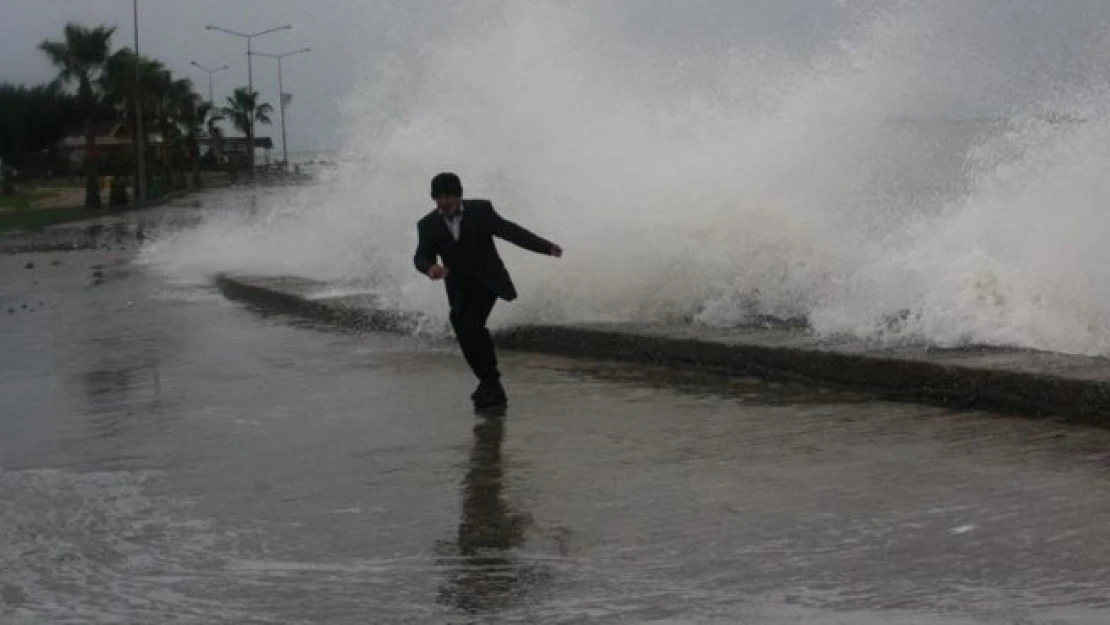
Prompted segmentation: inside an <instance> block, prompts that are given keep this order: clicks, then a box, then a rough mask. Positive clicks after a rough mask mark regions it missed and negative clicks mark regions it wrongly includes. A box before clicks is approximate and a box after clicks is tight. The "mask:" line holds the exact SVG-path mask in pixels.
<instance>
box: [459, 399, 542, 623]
mask: <svg viewBox="0 0 1110 625" xmlns="http://www.w3.org/2000/svg"><path fill="white" fill-rule="evenodd" d="M504 437H505V424H504V422H503V421H502V420H501V419H489V420H486V421H483V422H482V423H479V424H478V425H477V426H475V428H474V447H473V448H472V449H471V451H470V462H469V466H468V468H467V472H466V477H465V478H464V479H463V484H462V518H461V519H460V521H459V533H458V538H457V539H456V542H455V543H453V544H447V545H443V549H441V550H440V555H441V556H445V557H444V558H443V559H442V560H441V562H442V563H443V564H444V565H446V566H447V567H449V568H448V571H447V579H446V580H445V582H444V584H443V586H442V587H441V588H440V593H439V601H440V602H441V603H445V604H448V605H452V606H454V607H457V608H459V609H461V610H464V611H466V612H471V613H475V612H493V611H498V610H501V609H504V608H507V607H509V606H511V605H512V604H514V603H516V602H517V601H518V600H520V599H521V598H523V597H524V596H525V595H526V594H528V593H529V592H530V591H531V590H532V589H534V588H535V587H536V586H537V584H539V583H541V582H542V581H543V580H544V579H545V578H546V577H547V575H546V574H544V573H543V572H541V571H539V570H536V568H535V567H534V566H532V565H529V564H528V563H527V562H521V561H520V560H519V559H517V558H514V557H513V555H512V554H511V553H510V551H511V550H512V549H514V548H517V547H520V546H521V545H522V544H523V543H524V535H525V532H526V531H527V530H528V528H529V527H530V526H531V519H530V518H529V517H528V516H527V515H525V514H521V513H519V512H517V511H515V510H513V508H512V507H511V506H510V505H509V503H508V502H506V501H505V499H504V498H503V496H502V492H501V487H502V480H503V478H504V467H503V466H502V462H501V442H502V440H504ZM448 556H454V558H451V557H448Z"/></svg>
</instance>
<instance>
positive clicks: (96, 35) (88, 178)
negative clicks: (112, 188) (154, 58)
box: [39, 23, 116, 208]
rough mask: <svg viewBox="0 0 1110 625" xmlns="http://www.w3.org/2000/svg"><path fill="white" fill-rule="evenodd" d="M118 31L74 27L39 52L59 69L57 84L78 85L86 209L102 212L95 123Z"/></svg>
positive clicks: (71, 24)
mask: <svg viewBox="0 0 1110 625" xmlns="http://www.w3.org/2000/svg"><path fill="white" fill-rule="evenodd" d="M115 31H116V29H115V28H109V27H107V26H97V27H96V28H91V29H90V28H86V27H84V26H81V25H79V24H75V23H70V24H67V25H66V27H65V31H64V33H63V37H64V38H63V40H62V41H43V42H42V43H40V44H39V49H40V50H42V51H43V53H45V54H46V56H47V57H49V59H50V62H51V63H53V64H54V66H55V67H56V68H57V69H58V77H57V82H58V84H61V85H76V87H77V99H78V101H79V103H80V107H81V110H82V111H83V113H84V116H85V124H84V126H85V130H84V132H85V163H84V165H85V206H87V207H89V208H100V206H101V204H100V185H99V184H98V181H97V155H96V154H95V153H94V151H95V148H96V136H95V130H94V126H93V124H94V122H95V121H96V118H97V116H98V111H99V109H100V93H99V91H100V90H99V88H98V85H99V78H100V74H101V73H102V72H103V69H104V66H105V64H106V63H107V61H108V50H109V43H110V41H111V39H112V34H113V33H115Z"/></svg>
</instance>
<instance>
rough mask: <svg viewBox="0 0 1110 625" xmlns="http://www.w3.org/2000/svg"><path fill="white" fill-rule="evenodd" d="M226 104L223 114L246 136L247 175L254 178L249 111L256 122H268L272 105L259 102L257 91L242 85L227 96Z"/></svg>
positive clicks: (252, 143) (272, 108) (252, 142)
mask: <svg viewBox="0 0 1110 625" xmlns="http://www.w3.org/2000/svg"><path fill="white" fill-rule="evenodd" d="M227 104H228V105H227V106H225V107H224V108H223V114H224V116H225V117H227V118H228V119H229V120H231V123H232V125H233V126H235V128H237V129H238V130H239V131H241V132H242V133H243V136H245V137H246V138H247V164H248V166H249V167H250V172H249V173H248V176H249V177H250V178H254V132H253V131H252V129H251V112H252V111H253V112H254V122H255V123H256V124H270V123H271V121H270V113H273V112H274V107H272V106H270V105H269V104H267V103H265V102H263V103H262V104H259V103H258V92H257V91H247V89H246V88H244V87H239V88H238V89H236V90H235V94H234V95H232V96H229V97H228V98H227Z"/></svg>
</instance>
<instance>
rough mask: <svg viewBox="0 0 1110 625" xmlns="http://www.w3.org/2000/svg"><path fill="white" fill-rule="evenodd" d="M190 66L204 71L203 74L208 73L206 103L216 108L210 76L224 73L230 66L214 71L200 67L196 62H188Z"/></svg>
mask: <svg viewBox="0 0 1110 625" xmlns="http://www.w3.org/2000/svg"><path fill="white" fill-rule="evenodd" d="M190 64H191V65H193V66H195V67H199V68H200V69H202V70H204V71H205V72H208V103H209V104H210V105H212V106H216V102H215V100H214V98H213V97H212V74H217V73H219V72H222V71H224V70H225V69H229V68H230V66H228V65H224V66H222V67H217V68H215V69H208V68H207V67H205V66H203V65H201V64H200V63H197V62H196V61H190Z"/></svg>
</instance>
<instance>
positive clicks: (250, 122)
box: [204, 24, 293, 179]
mask: <svg viewBox="0 0 1110 625" xmlns="http://www.w3.org/2000/svg"><path fill="white" fill-rule="evenodd" d="M204 29H205V30H214V31H217V32H221V33H225V34H228V35H232V36H235V37H239V38H241V39H246V40H247V93H248V95H253V94H254V72H253V69H252V68H251V56H252V53H251V42H252V41H253V40H254V38H255V37H261V36H262V35H268V34H270V33H276V32H278V31H279V30H292V29H293V25H292V24H285V25H283V26H275V27H274V28H269V29H267V30H262V31H259V32H256V33H241V32H239V31H237V30H231V29H229V28H221V27H220V26H213V25H211V24H209V25H207V26H205V27H204ZM256 104H257V102H256ZM254 108H255V107H251V110H250V111H248V112H247V128H248V130H249V134H250V137H251V140H252V141H253V140H254ZM247 164H248V165H249V167H250V173H249V176H250V177H251V178H252V179H253V178H254V145H253V143H252V144H251V145H249V146H247Z"/></svg>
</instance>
